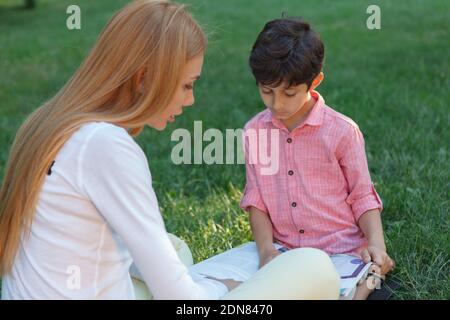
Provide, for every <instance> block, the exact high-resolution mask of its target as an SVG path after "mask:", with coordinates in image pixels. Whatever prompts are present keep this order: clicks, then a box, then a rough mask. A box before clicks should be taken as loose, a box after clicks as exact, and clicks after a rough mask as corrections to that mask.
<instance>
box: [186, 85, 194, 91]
mask: <svg viewBox="0 0 450 320" xmlns="http://www.w3.org/2000/svg"><path fill="white" fill-rule="evenodd" d="M193 88H194V86H193V85H192V84H186V85H185V86H184V89H186V90H192V89H193Z"/></svg>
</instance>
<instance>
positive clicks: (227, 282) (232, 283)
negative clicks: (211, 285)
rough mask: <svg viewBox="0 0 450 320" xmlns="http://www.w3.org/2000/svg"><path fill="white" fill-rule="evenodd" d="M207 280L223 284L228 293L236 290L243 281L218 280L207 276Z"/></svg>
mask: <svg viewBox="0 0 450 320" xmlns="http://www.w3.org/2000/svg"><path fill="white" fill-rule="evenodd" d="M206 278H209V279H212V280H215V281H219V282H222V283H223V284H224V285H225V286H226V287H227V288H228V291H231V290H233V289H234V288H236V287H237V286H238V285H240V284H241V283H242V281H236V280H233V279H217V278H215V277H212V276H207V277H206Z"/></svg>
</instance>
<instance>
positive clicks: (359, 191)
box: [338, 125, 383, 221]
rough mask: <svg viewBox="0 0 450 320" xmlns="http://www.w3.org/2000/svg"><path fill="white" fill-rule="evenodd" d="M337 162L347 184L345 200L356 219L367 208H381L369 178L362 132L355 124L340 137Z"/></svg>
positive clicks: (357, 219) (381, 204)
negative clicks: (347, 192) (347, 191)
mask: <svg viewBox="0 0 450 320" xmlns="http://www.w3.org/2000/svg"><path fill="white" fill-rule="evenodd" d="M338 158H339V164H340V166H341V168H342V171H343V173H344V176H345V178H346V180H347V183H348V186H349V194H348V197H347V199H346V202H347V203H348V204H349V205H350V206H351V208H352V211H353V215H354V217H355V220H356V221H359V218H360V217H361V216H362V215H363V214H364V213H365V212H367V211H368V210H372V209H379V210H380V212H381V211H382V210H383V203H382V202H381V199H380V196H379V195H378V193H377V192H376V190H375V187H374V185H373V183H372V180H371V178H370V173H369V168H368V165H367V158H366V152H365V143H364V137H363V134H362V132H361V131H360V130H359V128H358V126H357V125H352V126H351V129H350V130H348V131H347V133H346V134H345V135H344V137H343V138H342V141H341V143H340V145H339V146H338Z"/></svg>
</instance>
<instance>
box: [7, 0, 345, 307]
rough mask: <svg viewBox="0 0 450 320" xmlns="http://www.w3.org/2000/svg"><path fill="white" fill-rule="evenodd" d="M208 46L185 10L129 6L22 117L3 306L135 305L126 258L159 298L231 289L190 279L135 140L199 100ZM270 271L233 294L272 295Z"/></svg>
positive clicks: (13, 167) (13, 161)
mask: <svg viewBox="0 0 450 320" xmlns="http://www.w3.org/2000/svg"><path fill="white" fill-rule="evenodd" d="M205 48H206V38H205V36H204V33H203V32H202V30H201V28H200V27H199V26H198V25H197V23H196V22H195V21H194V20H193V18H192V17H191V16H190V15H189V14H188V13H187V12H186V11H185V9H184V8H183V6H181V5H176V4H173V3H171V2H168V1H150V0H141V1H135V2H132V3H130V4H129V5H127V6H125V7H124V8H123V9H122V10H120V11H119V12H118V13H117V14H116V15H115V16H114V17H113V18H112V19H111V20H110V21H109V23H108V24H107V25H106V27H105V28H104V30H103V31H102V33H101V35H100V36H99V38H98V40H97V42H96V44H95V45H94V47H93V49H92V51H91V52H90V54H89V55H88V57H87V58H86V60H85V61H84V62H83V64H82V65H81V66H80V67H79V69H78V70H77V71H76V72H75V74H74V75H73V77H72V78H71V79H70V80H69V81H68V82H67V84H66V85H65V86H64V87H63V88H62V89H61V90H60V91H59V92H58V93H57V94H56V95H55V96H54V97H53V98H51V99H50V100H49V101H47V102H46V103H44V104H43V105H42V106H40V107H39V108H38V109H37V110H36V111H35V112H33V113H32V114H31V115H30V116H29V117H28V118H27V119H26V121H25V122H24V123H23V125H22V126H21V127H20V129H19V131H18V133H17V135H16V137H15V140H14V143H13V145H12V148H11V151H10V155H9V160H8V163H7V166H6V171H5V176H4V180H3V183H2V188H1V191H0V276H1V277H2V278H3V279H2V298H3V299H134V298H136V295H135V291H134V288H133V282H132V280H131V277H130V273H129V268H130V265H131V264H132V263H133V262H134V264H135V266H136V267H137V269H138V270H139V271H140V273H141V275H142V277H143V279H144V280H145V283H146V285H147V286H148V288H149V289H150V291H151V293H152V294H153V297H154V298H157V299H218V298H221V297H223V296H224V295H225V294H226V293H227V291H228V290H229V289H231V288H234V287H235V286H236V285H237V284H238V283H237V282H235V281H232V280H227V279H225V280H217V279H216V280H213V279H208V278H196V279H193V278H192V277H191V276H190V275H189V273H188V269H187V268H186V266H185V265H184V264H183V263H182V262H181V260H180V258H179V257H178V255H177V252H176V250H175V248H174V246H173V245H172V243H171V240H170V238H169V236H168V234H167V232H166V230H165V227H164V222H163V220H162V217H161V214H160V212H159V207H158V203H157V199H156V196H155V192H154V190H153V189H152V177H151V174H150V170H149V167H148V162H147V159H146V157H145V155H144V153H143V151H142V150H141V149H140V147H139V146H138V145H137V144H136V143H135V141H134V140H133V137H134V136H137V135H138V134H139V133H140V132H141V131H142V129H143V128H144V126H146V125H147V126H150V127H152V128H155V129H157V130H163V129H164V128H165V127H166V124H167V123H168V122H173V121H174V120H175V117H177V116H179V115H180V114H181V113H182V111H183V108H184V107H187V106H191V105H192V104H193V103H194V96H193V86H194V82H195V80H196V79H198V78H199V76H200V74H201V69H202V65H203V55H204V52H205ZM316 256H317V257H318V258H316V259H315V260H314V259H311V260H310V261H315V262H324V263H322V264H321V265H322V266H325V267H323V268H325V269H327V268H328V269H327V270H328V271H327V272H328V275H331V276H329V277H328V278H326V277H325V278H323V279H325V280H327V279H328V280H327V281H323V285H319V286H318V287H317V288H316V291H315V293H314V294H315V296H314V297H319V298H320V297H322V298H329V297H335V293H336V288H335V287H336V285H335V283H337V282H336V281H335V279H336V277H335V273H333V272H332V271H330V270H331V269H330V268H332V267H330V265H329V261H328V260H326V259H324V258H323V257H322V256H321V255H316ZM291 259H292V258H291ZM275 260H276V259H275ZM291 262H292V260H291ZM275 267H276V266H275ZM275 267H274V268H275ZM299 270H300V269H299ZM261 271H262V270H261ZM270 271H271V264H268V265H267V268H266V271H265V272H266V273H260V277H259V278H258V277H256V278H255V280H254V281H249V284H247V283H245V284H244V285H241V286H240V287H238V288H241V291H240V296H239V295H238V296H236V297H239V298H246V297H250V298H251V297H252V294H251V292H253V291H254V288H258V289H262V290H263V291H264V290H266V292H268V291H270V290H272V289H270V287H271V285H270V281H269V282H268V279H270V277H268V276H267V272H269V274H270ZM277 272H278V271H277ZM287 274H289V273H287ZM291 274H292V273H291ZM305 275H306V276H308V274H307V273H305ZM261 277H262V278H263V279H261ZM300 278H301V277H300ZM330 279H331V280H330ZM288 282H289V283H295V281H292V280H291V279H290V280H289V281H288ZM281 283H283V281H281ZM330 283H331V287H330ZM316 284H317V282H316ZM319 284H320V283H319ZM264 286H266V287H265V288H264ZM246 288H247V290H246ZM304 288H308V287H307V286H306V287H304ZM321 288H326V290H325V291H322V293H320V294H318V292H319V291H320V290H321ZM330 288H331V289H330ZM283 289H286V287H283ZM259 291H260V290H259ZM303 291H304V290H303ZM230 294H232V292H231V293H230ZM230 294H229V295H228V296H229V297H230ZM271 294H273V295H275V297H277V292H276V290H275V291H274V292H273V293H271ZM231 297H233V296H232V295H231ZM279 297H280V296H279ZM300 297H302V296H301V295H300Z"/></svg>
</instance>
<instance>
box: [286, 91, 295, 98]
mask: <svg viewBox="0 0 450 320" xmlns="http://www.w3.org/2000/svg"><path fill="white" fill-rule="evenodd" d="M284 95H285V96H286V97H288V98H292V97H295V95H296V93H286V92H285V93H284Z"/></svg>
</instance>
